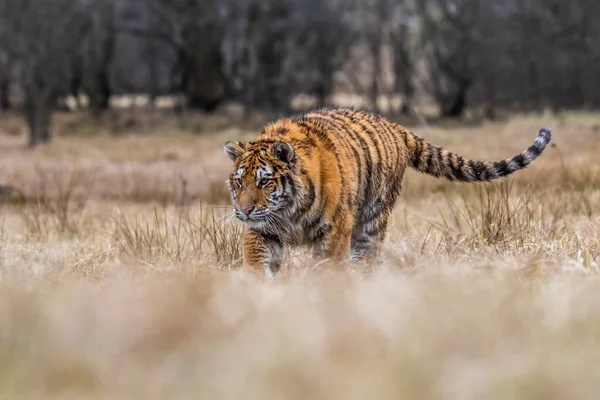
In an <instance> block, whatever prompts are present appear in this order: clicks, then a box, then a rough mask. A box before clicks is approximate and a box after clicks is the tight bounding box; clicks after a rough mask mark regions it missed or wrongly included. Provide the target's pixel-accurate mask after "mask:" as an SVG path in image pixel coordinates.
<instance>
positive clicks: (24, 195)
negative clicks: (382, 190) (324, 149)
mask: <svg viewBox="0 0 600 400" xmlns="http://www.w3.org/2000/svg"><path fill="white" fill-rule="evenodd" d="M599 17H600V1H598V0H494V1H488V0H421V1H417V0H395V1H394V0H0V399H7V400H10V399H19V400H21V399H54V398H56V399H67V398H69V399H71V398H78V399H82V398H90V399H91V398H93V399H115V398H118V399H144V400H147V399H165V398H167V399H182V398H186V399H188V398H190V399H191V398H207V399H248V400H251V399H260V400H268V399H277V400H279V399H282V398H285V399H307V398H308V399H336V400H337V399H341V398H342V399H365V398H378V399H397V398H407V399H439V398H443V399H449V400H453V399H460V400H471V399H473V400H480V399H502V400H504V399H523V400H525V399H544V400H563V399H597V398H598V393H599V392H600V385H599V383H600V380H599V379H598V377H599V376H600V368H599V366H600V364H599V363H598V360H600V340H599V339H600V337H599V335H598V332H600V317H599V316H600V290H599V288H600V279H599V278H600V214H599V210H600V163H599V162H598V154H600V113H598V109H599V108H600V24H599V22H598V21H599V19H600V18H599ZM322 105H349V106H355V107H358V108H364V109H369V110H373V111H377V112H381V113H383V114H384V115H385V116H387V117H388V118H390V119H391V120H393V121H396V122H400V123H402V124H404V125H405V126H407V127H408V128H409V129H411V130H413V131H415V132H416V133H417V134H419V135H421V136H423V137H424V138H425V139H427V140H428V141H430V142H432V143H435V144H436V145H439V146H442V147H445V148H447V149H449V150H451V151H454V152H457V153H460V154H461V155H463V156H465V157H469V158H473V159H484V160H500V159H504V158H507V157H511V156H513V155H515V154H518V153H519V152H521V151H522V150H523V149H525V148H527V146H529V145H531V143H532V141H533V140H534V139H535V136H536V134H537V132H538V130H539V129H540V127H542V126H550V127H551V128H552V144H551V145H550V146H548V147H547V148H546V150H545V151H544V154H542V155H541V156H540V157H539V159H537V160H536V161H535V162H534V163H532V165H531V166H529V167H528V168H527V169H525V170H523V171H520V172H518V173H517V174H515V175H514V176H511V177H510V179H506V180H504V181H502V182H496V183H489V184H482V185H466V184H457V183H452V182H445V181H442V180H438V179H434V178H432V177H427V176H424V175H422V174H418V173H417V172H415V171H408V172H407V173H406V175H405V176H404V181H403V183H402V191H403V193H402V196H401V198H400V200H399V201H398V204H397V206H396V209H395V211H394V213H393V214H392V216H391V218H390V224H389V234H388V239H387V241H386V243H385V246H384V252H385V262H384V264H383V265H379V266H376V267H374V266H364V268H363V267H355V268H354V267H353V268H348V269H347V270H346V269H344V270H339V269H338V268H336V267H333V268H329V267H331V266H327V265H326V264H324V263H322V262H317V261H315V260H313V259H312V257H311V252H310V251H308V250H307V249H303V248H301V249H290V250H289V252H287V253H288V254H286V263H285V264H284V266H283V267H282V269H281V271H280V274H279V275H278V276H279V277H280V278H278V279H279V280H278V281H276V282H274V283H272V284H271V285H265V284H263V283H261V282H258V283H253V282H252V281H248V280H239V279H238V274H237V272H238V270H239V268H238V267H239V266H240V265H241V258H242V256H241V247H240V242H241V234H242V228H241V225H240V224H238V223H237V221H236V219H235V218H233V217H232V215H231V199H230V193H229V191H228V190H227V188H226V185H225V179H226V178H227V176H228V175H229V174H230V172H231V168H232V167H231V162H230V160H229V159H228V158H227V157H226V156H225V155H224V154H223V143H225V142H226V141H228V140H243V141H246V140H252V139H253V138H254V137H256V134H257V132H258V131H259V129H260V127H261V125H262V124H264V123H265V122H266V121H268V120H270V119H274V118H277V117H280V116H285V115H289V114H290V113H298V112H301V111H303V110H307V109H311V108H314V107H318V106H322Z"/></svg>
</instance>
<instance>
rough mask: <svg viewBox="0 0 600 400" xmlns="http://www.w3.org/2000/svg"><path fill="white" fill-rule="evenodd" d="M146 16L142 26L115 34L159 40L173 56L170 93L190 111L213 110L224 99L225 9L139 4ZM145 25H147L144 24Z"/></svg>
mask: <svg viewBox="0 0 600 400" xmlns="http://www.w3.org/2000/svg"><path fill="white" fill-rule="evenodd" d="M137 6H138V7H142V8H144V9H145V12H146V13H148V15H149V16H150V17H149V18H148V20H147V21H146V22H144V23H143V24H126V25H120V26H119V27H118V32H121V33H128V34H133V35H137V36H139V37H142V38H146V39H147V40H160V41H162V42H163V43H165V44H168V45H169V46H171V47H172V49H173V50H174V53H175V54H176V58H177V60H176V63H175V65H176V68H175V70H174V71H173V77H172V84H173V87H174V90H175V91H177V92H180V93H182V94H183V95H184V96H185V98H186V100H187V105H188V106H189V107H191V108H198V109H204V110H208V111H210V110H213V109H214V108H215V107H216V106H217V105H218V104H219V103H220V102H221V101H222V100H223V99H224V97H225V82H224V76H223V73H222V60H221V49H220V45H221V43H222V37H223V34H224V33H223V32H224V28H225V27H224V21H223V15H224V11H225V6H224V4H223V3H220V2H216V1H203V0H143V1H142V2H140V3H137ZM148 21H149V22H148Z"/></svg>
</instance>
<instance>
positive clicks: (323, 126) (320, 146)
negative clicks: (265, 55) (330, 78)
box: [225, 108, 550, 274]
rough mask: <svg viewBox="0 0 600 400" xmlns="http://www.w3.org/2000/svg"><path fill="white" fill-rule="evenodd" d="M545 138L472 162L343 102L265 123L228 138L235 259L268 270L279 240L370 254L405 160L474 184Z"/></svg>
mask: <svg viewBox="0 0 600 400" xmlns="http://www.w3.org/2000/svg"><path fill="white" fill-rule="evenodd" d="M549 141H550V130H549V129H548V128H544V129H542V130H540V132H539V134H538V138H537V139H536V141H535V142H534V144H533V145H532V146H530V147H529V148H528V149H527V150H525V151H523V152H522V153H520V154H519V155H517V156H515V157H513V158H511V159H507V160H503V161H497V162H487V161H473V160H468V159H465V158H464V157H461V156H459V155H456V154H454V153H451V152H449V151H447V150H443V149H441V148H439V147H436V146H434V145H432V144H430V143H428V142H426V141H425V140H424V139H422V138H420V137H419V136H417V135H415V134H413V133H412V132H410V131H408V130H407V129H406V128H404V127H402V126H400V125H397V124H395V123H392V122H390V121H388V120H387V119H385V118H383V117H381V116H379V115H376V114H371V113H366V112H361V111H356V110H353V109H347V108H331V109H322V110H317V111H313V112H310V113H307V114H304V115H301V116H297V117H292V118H283V119H280V120H278V121H275V122H272V123H270V124H268V125H267V126H266V127H265V128H264V129H263V131H262V132H261V133H260V135H259V136H258V137H257V138H256V140H255V141H253V142H250V143H247V144H244V143H239V142H238V143H233V142H227V143H226V144H225V153H226V154H227V155H228V156H229V157H230V158H231V159H232V161H233V162H234V169H233V173H232V174H231V176H230V178H229V180H228V185H229V189H230V191H231V195H232V201H233V203H234V206H235V208H234V210H235V213H236V216H237V217H238V218H239V219H241V220H242V221H244V223H245V225H246V229H245V231H244V237H243V254H244V265H245V266H246V267H249V268H252V269H256V268H260V269H266V271H267V272H268V273H269V274H275V273H276V272H277V270H278V268H279V265H280V264H281V262H282V260H283V248H284V246H285V245H310V246H312V247H313V248H314V249H315V252H316V253H317V254H318V255H320V256H323V257H326V258H329V259H332V260H334V261H336V262H343V261H346V260H347V259H348V258H351V259H360V258H362V257H364V256H369V255H374V254H376V250H377V244H378V243H380V242H381V241H383V240H384V238H385V232H386V227H387V221H388V217H389V215H390V213H391V212H392V209H393V207H394V204H395V202H396V198H397V197H398V195H399V193H400V189H401V183H402V177H403V175H404V171H405V169H406V167H412V168H414V169H416V170H418V171H420V172H423V173H426V174H430V175H433V176H436V177H440V178H445V179H448V180H458V181H463V182H481V181H488V180H492V179H497V178H501V177H503V176H506V175H509V174H511V173H513V172H515V171H517V170H519V169H522V168H524V167H525V166H526V165H528V164H529V163H530V162H531V161H533V160H534V159H535V158H536V157H537V156H539V155H540V154H541V152H542V151H543V150H544V148H545V146H546V145H547V144H548V142H549Z"/></svg>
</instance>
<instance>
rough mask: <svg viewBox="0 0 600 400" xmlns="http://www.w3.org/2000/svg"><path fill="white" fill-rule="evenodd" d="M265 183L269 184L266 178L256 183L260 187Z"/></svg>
mask: <svg viewBox="0 0 600 400" xmlns="http://www.w3.org/2000/svg"><path fill="white" fill-rule="evenodd" d="M267 183H269V180H268V179H267V178H262V179H261V180H260V181H258V184H259V185H260V186H265V185H266V184H267Z"/></svg>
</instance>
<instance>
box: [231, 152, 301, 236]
mask: <svg viewBox="0 0 600 400" xmlns="http://www.w3.org/2000/svg"><path fill="white" fill-rule="evenodd" d="M224 150H225V154H227V156H228V157H229V158H230V159H231V160H232V161H233V172H232V173H231V175H230V176H229V179H228V180H227V185H228V187H229V191H230V193H231V200H232V202H233V206H234V214H235V216H236V217H237V218H238V219H240V220H241V221H243V222H244V223H245V224H246V225H248V226H250V227H254V228H260V227H264V226H265V225H269V224H272V223H277V220H280V217H283V216H285V215H286V212H289V211H291V210H292V209H293V206H294V204H295V200H294V197H295V195H297V192H298V181H297V178H296V177H295V167H296V155H295V152H294V149H293V148H292V146H291V145H290V144H288V143H285V142H255V143H248V144H244V143H240V142H227V143H225V146H224Z"/></svg>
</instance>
